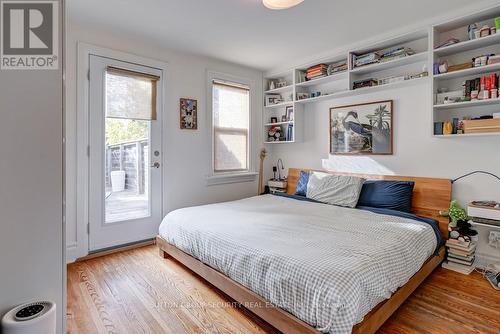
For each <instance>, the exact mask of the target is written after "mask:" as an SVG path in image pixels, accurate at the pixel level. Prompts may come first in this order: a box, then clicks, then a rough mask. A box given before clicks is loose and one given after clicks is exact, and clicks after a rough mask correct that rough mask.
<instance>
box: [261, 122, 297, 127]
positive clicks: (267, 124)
mask: <svg viewBox="0 0 500 334" xmlns="http://www.w3.org/2000/svg"><path fill="white" fill-rule="evenodd" d="M283 124H293V121H288V122H276V123H266V124H264V126H276V125H283Z"/></svg>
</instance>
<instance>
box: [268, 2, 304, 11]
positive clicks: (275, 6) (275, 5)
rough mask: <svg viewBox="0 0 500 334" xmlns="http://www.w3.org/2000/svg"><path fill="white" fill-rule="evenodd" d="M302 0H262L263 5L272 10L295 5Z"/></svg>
mask: <svg viewBox="0 0 500 334" xmlns="http://www.w3.org/2000/svg"><path fill="white" fill-rule="evenodd" d="M303 1H304V0H262V3H263V4H264V6H266V7H267V8H269V9H273V10H281V9H287V8H290V7H294V6H297V5H298V4H300V3H301V2H303Z"/></svg>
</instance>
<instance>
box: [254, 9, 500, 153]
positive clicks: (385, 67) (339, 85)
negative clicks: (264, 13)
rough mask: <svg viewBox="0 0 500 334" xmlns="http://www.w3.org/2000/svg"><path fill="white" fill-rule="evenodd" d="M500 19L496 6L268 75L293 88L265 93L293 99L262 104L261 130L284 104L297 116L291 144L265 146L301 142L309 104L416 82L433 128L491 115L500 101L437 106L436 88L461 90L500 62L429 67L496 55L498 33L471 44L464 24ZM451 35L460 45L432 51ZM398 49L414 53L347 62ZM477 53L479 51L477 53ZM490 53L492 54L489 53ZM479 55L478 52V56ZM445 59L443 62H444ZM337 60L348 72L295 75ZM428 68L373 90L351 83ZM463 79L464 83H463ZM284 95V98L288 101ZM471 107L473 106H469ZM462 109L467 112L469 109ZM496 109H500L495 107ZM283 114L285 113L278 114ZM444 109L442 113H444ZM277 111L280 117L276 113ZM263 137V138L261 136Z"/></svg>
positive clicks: (497, 68) (499, 67)
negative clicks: (445, 69)
mask: <svg viewBox="0 0 500 334" xmlns="http://www.w3.org/2000/svg"><path fill="white" fill-rule="evenodd" d="M495 17H500V5H499V6H496V7H493V8H488V9H483V10H481V11H477V12H474V13H470V14H468V15H464V16H461V17H458V18H456V19H452V20H448V21H446V22H442V23H439V24H435V25H433V26H431V27H428V28H422V29H419V30H416V31H413V32H409V33H406V34H402V35H399V36H395V37H393V38H389V39H385V40H381V41H378V42H374V43H370V44H368V45H361V46H358V47H357V48H355V49H351V50H345V51H344V53H343V54H342V53H340V54H335V55H332V56H330V57H328V58H322V59H318V60H317V62H310V63H308V64H304V65H301V66H298V67H295V68H292V69H289V70H287V71H284V72H281V73H279V74H274V75H269V76H266V78H265V80H267V81H265V82H268V80H270V79H273V78H283V77H285V78H286V81H287V82H289V80H290V78H291V79H292V80H291V82H292V85H291V86H288V87H286V89H285V88H283V89H282V90H280V91H276V90H273V91H266V92H264V93H280V92H286V93H287V94H288V93H289V92H290V91H291V92H292V93H293V101H288V102H284V103H280V104H277V105H272V106H266V107H265V108H264V109H265V111H264V112H266V113H267V114H266V115H265V119H266V121H264V122H263V128H264V130H265V129H266V127H268V126H269V123H267V122H268V121H269V115H270V114H271V113H275V114H276V115H278V116H279V115H282V114H283V112H284V110H285V108H286V107H287V106H293V107H294V113H295V116H299V115H300V117H299V118H297V117H295V122H294V131H295V135H294V140H293V141H289V142H266V143H273V144H277V143H293V142H300V136H299V137H297V136H296V134H297V133H298V131H299V129H300V128H301V127H302V126H303V124H302V123H303V118H304V117H303V116H304V115H303V114H304V110H305V108H306V107H307V106H308V105H310V104H313V103H317V102H322V101H330V100H335V99H337V98H343V97H349V96H357V95H362V94H369V93H375V92H381V91H384V90H388V89H395V88H400V87H408V86H411V85H417V84H428V85H429V87H430V89H431V92H432V95H431V99H432V100H431V101H429V109H430V111H431V112H432V117H431V122H432V126H431V127H430V128H432V129H433V128H434V123H435V122H443V121H445V120H449V121H451V120H452V119H453V118H456V117H459V118H460V117H464V111H466V112H470V113H471V114H473V116H482V115H483V114H491V112H492V108H496V105H500V99H488V100H480V101H470V102H460V103H451V104H443V105H435V94H436V93H437V91H438V90H440V89H442V88H446V89H448V91H454V90H459V89H462V82H463V80H465V79H469V78H474V76H476V75H477V76H480V75H485V74H488V73H491V72H500V64H494V65H486V66H482V67H474V68H469V69H465V70H460V71H455V72H449V73H444V74H436V75H434V74H433V73H432V69H433V64H434V63H436V62H440V61H443V60H445V59H446V60H448V61H449V63H451V64H460V63H464V62H467V61H471V59H472V57H476V56H479V55H482V54H491V53H496V54H500V33H497V34H494V35H490V36H487V37H482V38H478V39H473V40H467V26H468V25H469V24H472V23H475V22H479V25H481V26H482V25H484V24H488V25H489V26H492V25H493V18H495ZM451 37H455V38H458V39H460V40H462V41H463V42H459V43H457V44H454V45H450V46H447V47H442V48H439V49H435V45H439V44H440V42H443V41H444V40H447V39H449V38H451ZM397 47H409V48H412V49H413V50H414V51H415V52H416V53H415V54H414V55H411V56H406V57H403V58H399V59H395V60H390V61H387V62H381V63H374V64H371V65H365V66H362V67H357V68H353V64H352V62H351V60H352V59H351V58H352V56H353V55H360V54H364V53H367V52H373V51H379V50H390V49H391V48H397ZM476 50H477V52H476ZM492 51H493V52H492ZM476 53H477V54H476ZM445 57H446V58H445ZM341 61H347V63H348V69H347V71H344V72H340V73H335V74H333V75H330V76H327V77H324V78H320V79H316V80H311V81H305V82H298V80H297V79H298V78H299V76H298V75H301V74H302V73H303V72H304V71H305V70H306V69H307V68H308V67H310V66H314V65H316V64H322V63H323V64H333V63H338V62H341ZM424 66H426V67H427V70H428V72H429V73H428V76H424V77H419V78H415V79H409V80H405V81H399V82H394V83H389V84H385V85H380V86H372V87H365V88H358V89H353V83H354V82H355V81H357V80H360V79H365V78H367V77H369V76H371V75H372V73H373V76H374V77H376V79H382V78H384V77H392V76H394V77H398V76H402V75H412V74H417V73H419V71H421V70H422V68H424ZM462 79H463V80H462ZM317 92H320V93H321V94H322V95H320V96H317V97H311V98H306V99H301V100H297V93H308V94H311V93H317ZM289 97H290V96H289V95H287V96H286V97H285V98H289ZM472 107H473V108H472ZM466 108H471V110H470V111H469V110H467V109H466ZM499 109H500V108H499ZM282 110H283V111H282ZM444 110H446V111H448V112H446V113H444V112H442V111H444ZM279 113H281V114H279ZM495 135H499V134H497V133H485V134H482V133H481V134H465V135H449V136H435V137H436V138H456V137H472V136H474V137H476V136H495ZM265 139H267V138H265Z"/></svg>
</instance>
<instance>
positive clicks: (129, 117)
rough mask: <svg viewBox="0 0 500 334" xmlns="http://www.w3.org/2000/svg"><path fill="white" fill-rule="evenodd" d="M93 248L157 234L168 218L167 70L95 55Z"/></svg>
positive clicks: (92, 60) (91, 148) (91, 180)
mask: <svg viewBox="0 0 500 334" xmlns="http://www.w3.org/2000/svg"><path fill="white" fill-rule="evenodd" d="M89 65H90V71H89V113H90V117H89V121H90V122H89V143H90V145H89V152H88V155H89V176H90V178H89V225H88V226H89V231H88V232H89V233H88V234H89V252H96V251H100V250H103V249H107V248H111V247H116V246H121V245H126V244H130V243H134V242H139V241H143V240H147V239H151V238H154V237H155V236H156V234H157V232H158V226H159V224H160V222H161V218H162V172H161V170H162V168H161V167H162V166H161V162H162V147H161V145H162V142H161V138H162V133H161V131H162V127H161V117H162V115H161V108H160V106H161V105H162V101H161V99H162V94H161V91H160V87H161V86H162V85H161V84H160V82H161V80H162V71H161V70H159V69H156V68H152V67H149V66H144V65H140V64H134V63H130V62H125V61H120V60H118V59H113V58H108V57H101V56H96V55H90V59H89Z"/></svg>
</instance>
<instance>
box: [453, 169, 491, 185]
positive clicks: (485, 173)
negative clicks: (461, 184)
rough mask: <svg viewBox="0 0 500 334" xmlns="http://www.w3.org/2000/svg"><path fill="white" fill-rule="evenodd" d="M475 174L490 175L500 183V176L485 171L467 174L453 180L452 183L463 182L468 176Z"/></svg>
mask: <svg viewBox="0 0 500 334" xmlns="http://www.w3.org/2000/svg"><path fill="white" fill-rule="evenodd" d="M474 174H484V175H489V176H492V177H494V178H495V179H497V180H498V181H500V177H499V176H498V175H495V174H493V173H490V172H485V171H483V170H475V171H473V172H470V173H467V174H464V175H461V176H459V177H457V178H455V179H453V180H451V183H455V182H457V181H458V180H461V179H463V178H466V177H468V176H471V175H474Z"/></svg>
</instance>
